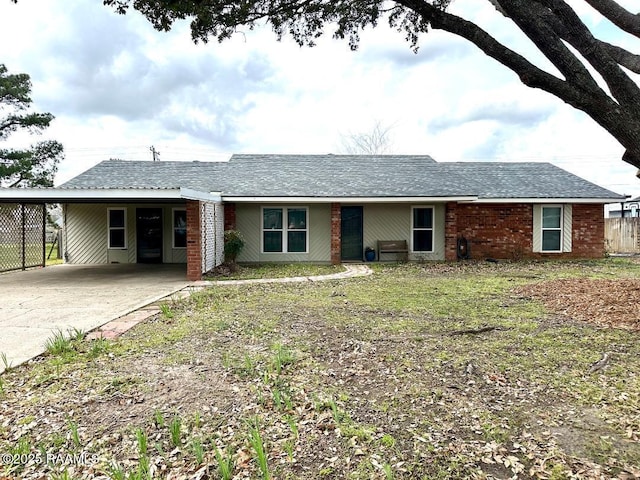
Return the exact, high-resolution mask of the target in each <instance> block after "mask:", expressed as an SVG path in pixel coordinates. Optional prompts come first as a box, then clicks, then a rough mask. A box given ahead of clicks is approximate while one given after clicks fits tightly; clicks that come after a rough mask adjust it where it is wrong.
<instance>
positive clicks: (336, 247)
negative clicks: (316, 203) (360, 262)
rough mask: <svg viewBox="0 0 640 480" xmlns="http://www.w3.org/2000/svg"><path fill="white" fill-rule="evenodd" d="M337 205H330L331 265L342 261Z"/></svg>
mask: <svg viewBox="0 0 640 480" xmlns="http://www.w3.org/2000/svg"><path fill="white" fill-rule="evenodd" d="M340 209H341V205H340V204H339V203H332V204H331V263H332V264H333V265H338V264H339V263H341V261H342V240H341V238H340V231H341V223H342V215H341V210H340Z"/></svg>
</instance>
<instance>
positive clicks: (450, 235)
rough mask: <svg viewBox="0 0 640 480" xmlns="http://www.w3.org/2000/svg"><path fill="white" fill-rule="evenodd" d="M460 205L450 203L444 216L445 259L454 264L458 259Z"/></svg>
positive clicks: (446, 206)
mask: <svg viewBox="0 0 640 480" xmlns="http://www.w3.org/2000/svg"><path fill="white" fill-rule="evenodd" d="M457 242H458V204H457V203H455V202H449V203H447V204H446V205H445V214H444V259H445V260H446V261H448V262H453V261H455V260H457V259H458V252H457Z"/></svg>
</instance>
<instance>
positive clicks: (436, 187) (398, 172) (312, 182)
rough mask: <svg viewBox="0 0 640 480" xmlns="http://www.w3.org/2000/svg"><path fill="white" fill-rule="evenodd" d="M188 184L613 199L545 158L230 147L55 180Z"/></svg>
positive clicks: (311, 192) (247, 190) (261, 191)
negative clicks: (215, 154) (219, 153)
mask: <svg viewBox="0 0 640 480" xmlns="http://www.w3.org/2000/svg"><path fill="white" fill-rule="evenodd" d="M179 187H185V188H192V189H195V190H200V191H204V192H211V191H215V192H222V195H223V196H225V197H454V196H477V197H479V198H480V199H494V198H495V199H517V198H532V199H545V198H575V199H589V198H594V199H617V198H623V196H622V195H619V194H616V193H614V192H611V191H609V190H607V189H604V188H602V187H599V186H598V185H595V184H593V183H591V182H588V181H586V180H584V179H582V178H580V177H578V176H576V175H573V174H571V173H569V172H567V171H565V170H562V169H561V168H558V167H556V166H554V165H551V164H550V163H506V162H505V163H499V162H473V163H469V162H455V163H448V162H445V163H437V162H435V161H434V160H433V159H432V158H431V157H429V156H417V155H383V156H366V155H234V156H233V157H231V159H230V161H229V162H129V161H122V160H109V161H106V162H102V163H100V164H98V165H96V166H95V167H93V168H92V169H90V170H88V171H86V172H85V173H83V174H80V175H78V176H77V177H75V178H74V179H72V180H70V181H69V182H67V183H65V184H64V185H62V186H61V187H60V188H148V189H167V188H179Z"/></svg>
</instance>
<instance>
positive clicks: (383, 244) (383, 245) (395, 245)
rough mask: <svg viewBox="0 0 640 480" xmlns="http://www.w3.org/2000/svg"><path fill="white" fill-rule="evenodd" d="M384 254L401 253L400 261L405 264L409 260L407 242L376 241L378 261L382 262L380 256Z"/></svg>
mask: <svg viewBox="0 0 640 480" xmlns="http://www.w3.org/2000/svg"><path fill="white" fill-rule="evenodd" d="M385 253H395V254H396V255H397V254H399V253H401V254H402V260H403V261H405V262H406V261H407V260H408V259H409V248H408V247H407V241H406V240H378V261H382V254H385ZM396 259H397V257H396Z"/></svg>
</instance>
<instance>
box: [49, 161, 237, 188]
mask: <svg viewBox="0 0 640 480" xmlns="http://www.w3.org/2000/svg"><path fill="white" fill-rule="evenodd" d="M227 165H228V163H227V162H149V161H146V162H143V161H135V162H134V161H128V160H106V161H104V162H100V163H99V164H97V165H96V166H94V167H93V168H90V169H89V170H87V171H85V172H83V173H81V174H80V175H78V176H77V177H74V178H72V179H71V180H69V181H68V182H66V183H64V184H62V185H60V187H59V188H62V189H71V188H92V189H93V188H97V189H113V188H120V189H134V188H136V189H138V188H141V189H161V190H165V189H174V188H180V187H184V188H192V189H194V190H200V191H203V192H212V191H216V189H215V188H212V187H213V186H214V185H215V184H216V183H217V182H218V181H219V179H220V177H221V176H222V175H224V173H223V172H224V170H226V168H227Z"/></svg>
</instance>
